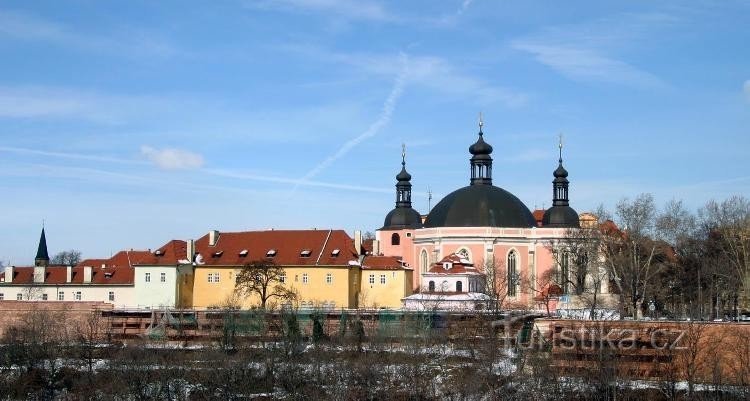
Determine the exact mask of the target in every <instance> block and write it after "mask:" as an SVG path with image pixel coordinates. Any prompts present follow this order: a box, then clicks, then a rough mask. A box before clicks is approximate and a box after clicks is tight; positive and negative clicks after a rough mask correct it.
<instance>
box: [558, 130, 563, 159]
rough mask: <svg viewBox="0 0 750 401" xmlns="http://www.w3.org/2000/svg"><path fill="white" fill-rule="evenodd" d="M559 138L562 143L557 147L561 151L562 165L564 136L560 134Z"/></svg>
mask: <svg viewBox="0 0 750 401" xmlns="http://www.w3.org/2000/svg"><path fill="white" fill-rule="evenodd" d="M558 136H559V138H560V142H559V144H558V145H557V147H558V148H559V149H560V163H562V148H563V134H562V133H560V134H558Z"/></svg>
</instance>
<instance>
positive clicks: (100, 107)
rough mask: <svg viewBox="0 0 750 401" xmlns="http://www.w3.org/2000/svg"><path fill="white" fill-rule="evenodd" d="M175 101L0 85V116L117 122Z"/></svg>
mask: <svg viewBox="0 0 750 401" xmlns="http://www.w3.org/2000/svg"><path fill="white" fill-rule="evenodd" d="M175 103H177V101H176V100H175V99H167V98H162V97H154V96H131V95H127V96H123V95H113V94H107V93H100V92H95V91H87V90H81V89H75V88H61V87H47V86H23V85H21V86H5V87H3V86H0V118H2V117H7V118H42V117H43V118H75V119H82V120H86V121H94V122H99V123H107V124H120V123H123V122H126V121H130V120H132V117H133V116H137V115H141V116H143V115H151V114H154V113H157V112H158V111H161V112H164V111H165V110H167V111H168V110H169V109H170V108H172V107H173V105H174V104H175ZM157 110H158V111H157Z"/></svg>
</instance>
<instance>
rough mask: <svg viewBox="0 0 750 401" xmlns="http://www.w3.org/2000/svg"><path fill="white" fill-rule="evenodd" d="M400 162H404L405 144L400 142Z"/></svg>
mask: <svg viewBox="0 0 750 401" xmlns="http://www.w3.org/2000/svg"><path fill="white" fill-rule="evenodd" d="M401 164H406V144H405V143H401Z"/></svg>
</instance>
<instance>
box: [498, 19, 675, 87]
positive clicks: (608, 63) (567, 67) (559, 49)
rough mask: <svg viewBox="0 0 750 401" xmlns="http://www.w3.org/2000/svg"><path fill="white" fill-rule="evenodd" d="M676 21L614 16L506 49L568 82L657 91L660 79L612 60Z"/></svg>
mask: <svg viewBox="0 0 750 401" xmlns="http://www.w3.org/2000/svg"><path fill="white" fill-rule="evenodd" d="M679 21H681V20H680V19H679V18H677V17H675V16H672V15H666V14H624V15H616V16H614V17H610V18H603V19H598V20H594V21H589V22H585V23H581V24H577V25H563V26H556V27H549V28H545V29H543V30H541V31H539V32H537V33H535V34H532V35H527V36H524V37H521V38H518V39H516V40H513V41H511V42H510V46H511V48H513V49H515V50H519V51H523V52H526V53H530V54H531V55H533V57H534V58H535V59H536V60H537V61H538V62H539V63H541V64H544V65H546V66H548V67H550V68H552V69H554V70H555V71H557V72H558V73H560V74H561V75H563V76H565V77H567V78H569V79H572V80H577V81H586V82H606V83H615V84H624V85H632V86H641V87H658V86H664V85H665V84H664V82H663V81H662V80H661V79H660V78H659V77H657V76H655V75H654V74H652V73H649V72H647V71H643V70H641V69H639V68H638V67H636V66H634V65H632V64H631V63H628V62H626V61H623V60H620V59H618V58H617V56H615V55H616V54H617V53H620V52H621V50H622V49H626V48H633V49H637V48H638V45H639V43H640V42H641V41H643V40H644V39H645V38H653V37H654V36H655V32H657V31H659V30H663V29H664V28H666V27H670V26H672V25H674V24H676V23H678V22H679Z"/></svg>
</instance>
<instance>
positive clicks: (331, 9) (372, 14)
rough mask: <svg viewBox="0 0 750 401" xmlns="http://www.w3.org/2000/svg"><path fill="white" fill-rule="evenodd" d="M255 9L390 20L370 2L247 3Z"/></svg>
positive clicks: (267, 0)
mask: <svg viewBox="0 0 750 401" xmlns="http://www.w3.org/2000/svg"><path fill="white" fill-rule="evenodd" d="M247 5H248V6H250V7H256V8H265V9H281V10H289V11H309V12H320V13H325V14H329V15H334V16H338V17H344V18H347V19H360V20H373V21H385V20H390V19H392V16H391V15H389V14H388V13H387V12H386V10H385V9H384V8H383V7H382V6H381V5H380V4H378V3H376V2H373V1H370V0H264V1H249V2H247Z"/></svg>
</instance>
